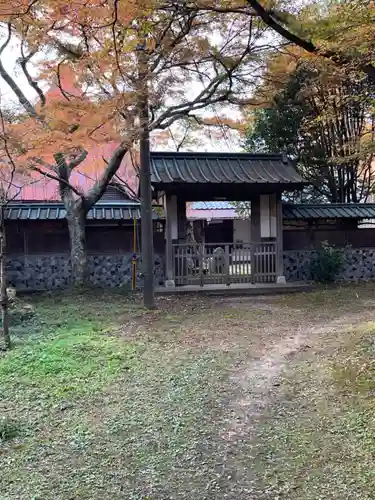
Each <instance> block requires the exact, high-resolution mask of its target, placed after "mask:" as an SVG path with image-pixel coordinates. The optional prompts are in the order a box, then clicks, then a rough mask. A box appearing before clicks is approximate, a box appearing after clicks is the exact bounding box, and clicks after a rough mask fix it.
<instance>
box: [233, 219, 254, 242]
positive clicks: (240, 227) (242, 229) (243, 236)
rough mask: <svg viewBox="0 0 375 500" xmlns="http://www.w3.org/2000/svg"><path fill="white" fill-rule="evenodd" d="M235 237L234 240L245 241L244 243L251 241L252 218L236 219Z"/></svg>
mask: <svg viewBox="0 0 375 500" xmlns="http://www.w3.org/2000/svg"><path fill="white" fill-rule="evenodd" d="M233 239H234V241H243V242H244V243H250V241H251V224H250V219H234V221H233Z"/></svg>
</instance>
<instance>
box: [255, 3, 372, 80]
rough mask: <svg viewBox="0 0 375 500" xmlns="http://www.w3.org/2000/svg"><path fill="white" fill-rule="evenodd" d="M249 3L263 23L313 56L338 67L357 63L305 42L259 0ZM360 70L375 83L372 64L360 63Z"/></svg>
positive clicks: (349, 58)
mask: <svg viewBox="0 0 375 500" xmlns="http://www.w3.org/2000/svg"><path fill="white" fill-rule="evenodd" d="M246 1H247V3H248V4H249V5H250V6H251V7H252V8H253V9H254V11H255V12H256V13H257V14H258V15H259V17H260V18H261V19H262V21H263V22H264V23H265V24H267V25H268V26H269V27H270V28H272V29H273V30H275V31H276V33H278V34H279V35H281V36H282V37H284V38H286V39H287V40H289V42H291V43H294V44H295V45H298V46H299V47H301V48H303V49H305V50H306V51H307V52H310V53H311V54H316V55H319V56H322V57H324V58H326V59H330V60H331V61H333V62H334V63H335V64H337V65H338V66H344V65H347V64H353V63H356V60H355V59H354V57H353V56H351V55H350V54H339V53H338V52H335V51H332V50H324V49H321V48H319V47H317V46H316V45H315V44H314V43H313V42H312V41H311V40H304V39H303V38H301V37H300V36H298V35H296V34H295V33H292V32H291V31H290V30H288V29H287V28H285V27H283V26H282V25H281V24H280V23H279V22H278V21H277V20H276V18H275V16H274V15H273V14H272V12H270V11H267V10H266V9H265V8H264V7H263V6H262V5H261V4H260V3H259V1H258V0H246ZM358 62H359V64H358V65H357V66H358V68H359V69H360V70H361V71H363V72H364V73H366V74H367V75H368V76H369V77H370V78H371V80H372V81H375V67H374V66H373V65H372V64H368V63H361V62H360V61H358Z"/></svg>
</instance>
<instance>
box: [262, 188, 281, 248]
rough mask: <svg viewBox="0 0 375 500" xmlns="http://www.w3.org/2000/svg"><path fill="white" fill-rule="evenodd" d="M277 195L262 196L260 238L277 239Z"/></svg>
mask: <svg viewBox="0 0 375 500" xmlns="http://www.w3.org/2000/svg"><path fill="white" fill-rule="evenodd" d="M276 234H277V219H276V195H275V194H271V195H269V194H262V195H261V196H260V237H261V238H276Z"/></svg>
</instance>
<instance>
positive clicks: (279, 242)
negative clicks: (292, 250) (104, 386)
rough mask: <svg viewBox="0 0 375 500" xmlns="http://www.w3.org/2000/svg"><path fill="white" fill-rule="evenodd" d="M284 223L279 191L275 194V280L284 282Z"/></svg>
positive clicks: (280, 282)
mask: <svg viewBox="0 0 375 500" xmlns="http://www.w3.org/2000/svg"><path fill="white" fill-rule="evenodd" d="M283 237H284V224H283V206H282V200H281V193H277V196H276V282H277V283H279V284H283V283H285V276H284V242H283Z"/></svg>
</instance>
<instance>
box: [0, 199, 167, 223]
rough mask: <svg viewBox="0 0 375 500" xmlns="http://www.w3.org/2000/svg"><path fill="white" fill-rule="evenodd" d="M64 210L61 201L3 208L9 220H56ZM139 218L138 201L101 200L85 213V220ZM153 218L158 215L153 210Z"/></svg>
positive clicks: (60, 217)
mask: <svg viewBox="0 0 375 500" xmlns="http://www.w3.org/2000/svg"><path fill="white" fill-rule="evenodd" d="M65 216H66V211H65V208H64V205H63V204H62V203H10V204H9V205H7V207H6V209H5V217H6V218H7V219H9V220H58V219H64V218H65ZM140 218H141V207H140V203H138V202H135V201H132V200H129V201H111V202H101V203H98V204H97V205H95V206H94V207H93V208H92V209H91V210H90V211H89V213H88V214H87V220H133V219H140ZM153 218H154V219H158V218H159V216H158V215H157V213H156V212H153Z"/></svg>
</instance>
